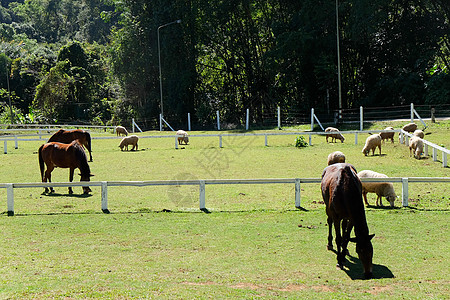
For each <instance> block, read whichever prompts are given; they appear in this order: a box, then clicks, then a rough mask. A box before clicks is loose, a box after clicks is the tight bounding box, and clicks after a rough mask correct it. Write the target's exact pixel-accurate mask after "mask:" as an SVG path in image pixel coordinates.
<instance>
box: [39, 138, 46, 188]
mask: <svg viewBox="0 0 450 300" xmlns="http://www.w3.org/2000/svg"><path fill="white" fill-rule="evenodd" d="M43 148H44V145H42V146H41V147H39V151H38V156H39V167H40V169H41V180H42V182H44V168H45V165H44V158H43V157H42V149H43Z"/></svg>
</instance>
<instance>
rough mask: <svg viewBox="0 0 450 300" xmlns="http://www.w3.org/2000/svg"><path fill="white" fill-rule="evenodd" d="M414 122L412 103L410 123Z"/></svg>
mask: <svg viewBox="0 0 450 300" xmlns="http://www.w3.org/2000/svg"><path fill="white" fill-rule="evenodd" d="M413 122H414V103H411V123H413Z"/></svg>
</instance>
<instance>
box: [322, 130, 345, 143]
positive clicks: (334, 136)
mask: <svg viewBox="0 0 450 300" xmlns="http://www.w3.org/2000/svg"><path fill="white" fill-rule="evenodd" d="M325 132H329V133H328V134H327V135H326V139H327V143H328V138H329V137H331V142H332V143H333V142H336V139H338V140H341V143H343V142H344V140H345V138H344V136H343V135H342V134H341V133H340V132H339V129H337V128H334V127H327V128H326V129H325Z"/></svg>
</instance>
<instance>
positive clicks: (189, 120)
mask: <svg viewBox="0 0 450 300" xmlns="http://www.w3.org/2000/svg"><path fill="white" fill-rule="evenodd" d="M188 131H191V113H188Z"/></svg>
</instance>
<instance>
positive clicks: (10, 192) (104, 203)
mask: <svg viewBox="0 0 450 300" xmlns="http://www.w3.org/2000/svg"><path fill="white" fill-rule="evenodd" d="M362 181H363V182H393V183H395V182H399V183H401V184H402V194H401V198H402V206H403V207H407V206H408V186H409V183H416V182H432V183H450V177H391V178H363V179H362ZM320 182H321V179H320V178H292V179H291V178H287V179H280V178H275V179H205V180H185V181H178V180H162V181H97V182H89V183H87V182H60V183H55V182H53V183H2V184H0V188H5V189H6V193H7V209H8V216H13V215H14V189H17V188H44V187H68V186H72V187H74V186H86V185H89V186H100V187H101V209H102V211H103V212H104V213H109V212H110V211H109V209H108V187H113V186H116V187H117V186H135V187H143V186H166V185H197V186H199V208H200V210H202V211H206V210H207V209H206V185H217V184H280V183H285V184H294V185H295V197H294V199H295V207H296V208H301V195H300V193H301V188H300V186H301V184H302V183H320Z"/></svg>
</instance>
